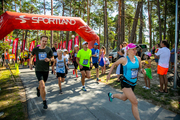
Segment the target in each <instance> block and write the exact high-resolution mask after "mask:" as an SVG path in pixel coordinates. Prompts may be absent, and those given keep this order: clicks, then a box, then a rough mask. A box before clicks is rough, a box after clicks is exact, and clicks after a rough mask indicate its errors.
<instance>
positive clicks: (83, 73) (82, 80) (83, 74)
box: [81, 70, 86, 86]
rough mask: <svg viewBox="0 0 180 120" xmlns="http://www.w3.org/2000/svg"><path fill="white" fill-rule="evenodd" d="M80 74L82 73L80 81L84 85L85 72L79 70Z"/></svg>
mask: <svg viewBox="0 0 180 120" xmlns="http://www.w3.org/2000/svg"><path fill="white" fill-rule="evenodd" d="M81 74H82V77H81V83H82V86H84V85H85V77H86V72H85V71H84V70H83V71H81Z"/></svg>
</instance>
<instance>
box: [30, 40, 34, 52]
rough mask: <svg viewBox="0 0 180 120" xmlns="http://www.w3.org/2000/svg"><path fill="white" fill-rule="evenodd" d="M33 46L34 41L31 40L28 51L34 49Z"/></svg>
mask: <svg viewBox="0 0 180 120" xmlns="http://www.w3.org/2000/svg"><path fill="white" fill-rule="evenodd" d="M34 46H35V41H32V42H31V44H30V47H29V51H32V50H33V49H34Z"/></svg>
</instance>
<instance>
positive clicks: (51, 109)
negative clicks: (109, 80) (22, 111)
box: [20, 69, 180, 120]
mask: <svg viewBox="0 0 180 120" xmlns="http://www.w3.org/2000/svg"><path fill="white" fill-rule="evenodd" d="M20 72H21V74H20V77H21V80H22V81H23V84H24V87H25V90H26V94H27V102H28V115H29V119H30V120H42V119H43V120H134V117H133V115H132V111H131V103H130V102H129V101H126V102H123V101H120V100H118V99H114V100H113V102H109V100H108V96H107V93H108V92H109V91H111V92H112V93H117V92H119V91H118V90H116V89H113V88H112V87H110V86H108V85H105V84H103V83H99V84H97V83H96V82H95V80H91V79H88V80H87V79H86V84H85V85H86V88H87V92H84V91H81V87H82V86H81V81H80V77H79V78H78V79H76V78H75V75H73V74H72V73H73V72H72V69H70V70H69V73H68V75H67V78H66V80H65V82H64V83H63V84H62V90H63V94H62V95H60V94H59V87H58V80H57V79H56V77H55V75H52V74H51V73H50V72H49V79H48V81H47V83H46V91H47V92H46V98H47V103H48V109H47V110H44V109H43V105H42V99H41V97H37V95H36V87H37V86H38V82H37V81H38V80H37V79H36V76H35V72H34V70H33V71H31V70H29V69H20ZM79 76H80V75H79ZM138 102H139V105H138V106H139V113H140V117H141V119H142V120H180V115H177V114H175V113H173V112H171V111H168V110H165V109H163V108H161V107H158V106H155V105H153V104H150V103H148V102H146V101H143V100H141V99H138Z"/></svg>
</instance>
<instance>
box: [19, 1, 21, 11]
mask: <svg viewBox="0 0 180 120" xmlns="http://www.w3.org/2000/svg"><path fill="white" fill-rule="evenodd" d="M19 9H20V12H21V0H20V1H19Z"/></svg>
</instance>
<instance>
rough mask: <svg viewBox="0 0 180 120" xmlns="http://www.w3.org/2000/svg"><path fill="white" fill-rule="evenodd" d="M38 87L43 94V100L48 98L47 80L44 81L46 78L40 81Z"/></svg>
mask: <svg viewBox="0 0 180 120" xmlns="http://www.w3.org/2000/svg"><path fill="white" fill-rule="evenodd" d="M38 89H39V90H40V95H41V98H42V100H43V101H44V100H46V91H45V82H44V80H40V81H39V87H38Z"/></svg>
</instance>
